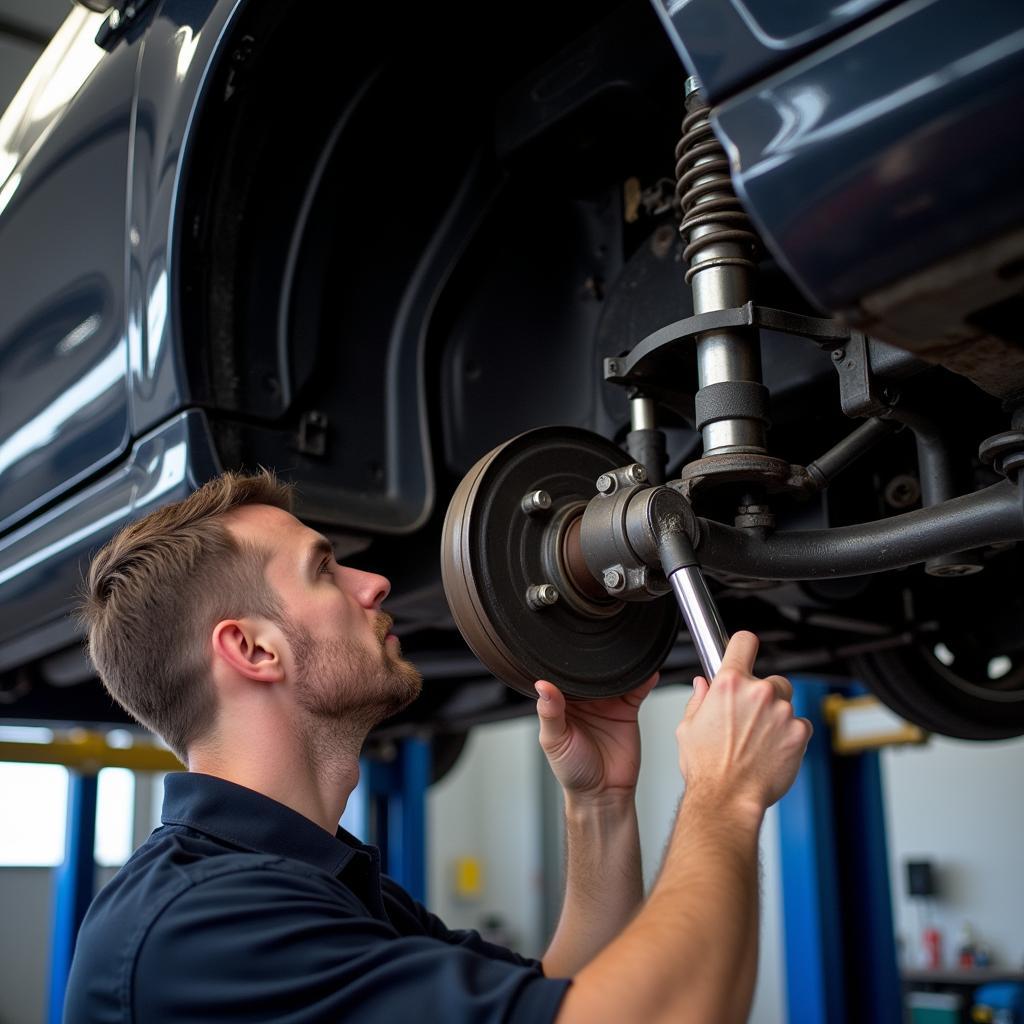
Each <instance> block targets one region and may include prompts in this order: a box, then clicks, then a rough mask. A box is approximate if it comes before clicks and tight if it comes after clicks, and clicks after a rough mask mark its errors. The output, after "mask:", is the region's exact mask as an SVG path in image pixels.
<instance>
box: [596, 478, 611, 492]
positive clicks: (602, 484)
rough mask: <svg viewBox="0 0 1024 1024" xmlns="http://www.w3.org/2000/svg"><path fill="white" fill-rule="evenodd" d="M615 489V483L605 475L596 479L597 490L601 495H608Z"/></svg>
mask: <svg viewBox="0 0 1024 1024" xmlns="http://www.w3.org/2000/svg"><path fill="white" fill-rule="evenodd" d="M614 487H615V481H614V480H613V479H612V477H610V476H609V475H608V474H607V473H602V474H601V475H600V476H599V477H598V478H597V489H598V490H599V491H600V492H601V493H602V494H608V493H609V492H610V491H611V490H612V489H613V488H614Z"/></svg>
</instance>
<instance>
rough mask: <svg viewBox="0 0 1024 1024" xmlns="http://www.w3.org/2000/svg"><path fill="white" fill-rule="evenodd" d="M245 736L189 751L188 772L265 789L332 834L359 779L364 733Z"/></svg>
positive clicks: (221, 739)
mask: <svg viewBox="0 0 1024 1024" xmlns="http://www.w3.org/2000/svg"><path fill="white" fill-rule="evenodd" d="M245 732H246V736H245V739H244V741H243V740H242V738H241V737H238V738H237V740H236V739H235V738H234V737H231V736H220V737H219V738H218V742H217V743H216V744H210V745H197V746H196V747H194V748H192V749H190V750H189V758H188V768H189V771H193V772H201V773H203V774H204V775H215V776H217V777H218V778H221V779H225V780H227V781H228V782H234V783H236V784H237V785H239V786H245V787H246V788H247V789H251V790H254V791H255V792H257V793H262V794H263V795H264V796H268V797H270V799H271V800H276V801H277V802H278V803H281V804H284V805H285V806H286V807H290V808H291V809H292V810H293V811H298V813H299V814H302V815H305V817H307V818H309V819H310V820H311V821H314V822H316V824H318V825H319V826H320V827H321V828H323V829H326V830H327V831H328V832H330V833H331V835H334V833H335V831H336V830H337V827H338V822H339V820H340V819H341V815H342V813H343V812H344V810H345V806H346V804H347V803H348V799H349V796H351V794H352V791H353V790H354V789H355V788H356V785H357V783H358V782H359V753H360V750H361V749H362V744H363V739H364V738H365V737H363V736H353V735H346V734H344V733H342V732H341V731H340V730H337V729H335V730H333V731H332V735H330V736H328V735H326V734H325V732H324V730H320V731H319V734H318V735H315V736H311V737H303V738H302V739H301V740H300V739H299V738H298V737H284V736H282V735H281V730H280V727H279V726H278V727H277V728H275V729H274V730H272V731H271V734H269V735H262V733H263V730H261V729H259V728H255V729H253V728H250V729H247V730H245Z"/></svg>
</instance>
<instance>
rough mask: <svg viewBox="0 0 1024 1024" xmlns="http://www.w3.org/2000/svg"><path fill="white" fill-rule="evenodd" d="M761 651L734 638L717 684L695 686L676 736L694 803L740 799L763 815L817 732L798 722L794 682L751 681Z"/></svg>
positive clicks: (748, 636) (747, 638) (742, 637)
mask: <svg viewBox="0 0 1024 1024" xmlns="http://www.w3.org/2000/svg"><path fill="white" fill-rule="evenodd" d="M757 647H758V639H757V637H756V636H754V634H753V633H746V632H739V633H736V634H735V635H734V636H733V638H732V640H730V641H729V646H728V647H727V648H726V651H725V656H724V658H723V660H722V667H721V668H720V669H719V670H718V673H717V674H716V675H715V680H714V683H713V684H712V685H711V686H710V687H709V686H708V682H707V680H706V679H704V678H703V677H700V676H699V677H698V678H697V679H695V680H694V690H693V697H691V698H690V703H689V704H688V705H687V708H686V715H685V717H684V718H683V721H682V722H681V723H680V725H679V727H678V729H676V737H677V739H678V741H679V766H680V768H681V769H682V772H683V777H684V778H685V779H686V788H687V795H688V796H689V794H690V793H693V794H694V796H698V795H703V796H708V797H710V798H711V799H713V800H722V801H727V802H736V801H737V800H738V801H740V802H741V803H744V804H745V805H746V806H748V807H750V808H751V809H752V810H753V811H754V812H755V813H757V814H761V813H763V812H764V811H765V810H766V809H767V808H768V807H770V806H771V805H772V804H773V803H775V802H776V801H777V800H778V799H779V798H780V797H782V795H783V794H784V793H785V792H786V790H788V789H789V787H790V786H791V785H792V784H793V780H794V779H795V778H796V774H797V772H798V771H799V769H800V761H801V759H802V758H803V755H804V751H805V750H806V749H807V744H808V742H809V740H810V738H811V732H812V729H811V723H810V722H808V721H807V719H806V718H795V717H794V715H793V706H792V704H791V703H790V700H791V698H792V696H793V687H792V686H791V685H790V683H789V680H787V679H784V678H783V677H782V676H769V677H768V678H767V679H758V678H757V677H755V676H754V675H753V670H754V658H755V657H756V656H757Z"/></svg>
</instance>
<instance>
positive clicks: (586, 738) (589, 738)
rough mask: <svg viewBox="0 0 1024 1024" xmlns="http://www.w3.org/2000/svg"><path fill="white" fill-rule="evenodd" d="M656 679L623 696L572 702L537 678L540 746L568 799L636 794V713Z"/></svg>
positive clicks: (580, 799)
mask: <svg viewBox="0 0 1024 1024" xmlns="http://www.w3.org/2000/svg"><path fill="white" fill-rule="evenodd" d="M657 682H658V676H657V674H655V675H653V676H651V678H650V679H648V680H647V682H645V683H642V684H641V685H640V686H638V687H637V688H636V689H635V690H631V691H630V692H629V693H626V694H624V695H623V696H621V697H607V698H604V699H602V700H588V701H575V702H573V703H572V704H567V702H566V699H565V697H564V696H563V695H562V693H561V691H560V690H559V689H558V687H556V686H555V685H553V684H552V683H549V682H548V681H547V680H543V679H542V680H539V681H538V682H537V684H536V689H537V695H538V696H539V698H540V699H539V700H538V701H537V715H538V717H539V718H540V745H541V747H542V748H543V750H544V753H545V755H546V756H547V759H548V763H549V764H550V765H551V770H552V771H553V772H554V773H555V778H557V779H558V781H559V782H560V783H561V784H562V788H563V789H564V790H565V793H566V796H567V797H571V798H575V800H576V801H577V802H585V801H589V800H591V799H595V800H601V799H605V798H618V797H629V798H632V796H633V793H634V790H635V789H636V781H637V776H638V774H639V772H640V729H639V727H638V725H637V712H638V711H639V709H640V704H641V703H642V702H643V699H644V698H645V697H646V696H647V694H649V693H650V692H651V690H653V689H654V687H655V684H656V683H657Z"/></svg>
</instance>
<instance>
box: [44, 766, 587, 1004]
mask: <svg viewBox="0 0 1024 1024" xmlns="http://www.w3.org/2000/svg"><path fill="white" fill-rule="evenodd" d="M162 820H163V826H162V827H160V828H158V829H157V830H156V831H155V832H153V834H152V835H151V836H150V837H149V839H147V840H146V842H145V843H143V844H142V846H140V847H139V849H138V850H136V851H135V853H134V854H132V857H131V859H130V860H129V861H128V862H127V863H126V864H125V865H124V867H123V868H122V869H121V870H120V871H119V872H118V873H117V875H116V876H115V877H114V878H113V880H112V881H110V882H109V883H108V884H107V885H106V886H105V887H104V888H103V889H102V890H101V891H100V893H99V895H98V896H97V897H96V899H95V900H94V901H93V904H92V906H91V907H90V908H89V912H88V914H87V915H86V918H85V922H84V924H83V925H82V930H81V932H80V934H79V938H78V945H77V947H76V950H75V957H74V962H73V964H72V967H71V977H70V979H69V982H68V990H67V998H66V1001H65V1009H64V1021H65V1024H85V1022H89V1024H101V1022H102V1024H107V1022H111V1024H113V1022H117V1024H128V1022H132V1024H153V1022H161V1024H162V1022H170V1021H190V1022H192V1021H196V1022H199V1021H202V1022H214V1021H216V1022H220V1021H278V1022H287V1024H299V1022H302V1024H307V1022H313V1021H317V1022H319V1021H332V1022H337V1021H345V1022H351V1024H359V1022H367V1024H369V1022H376V1024H395V1022H401V1021H424V1022H426V1021H445V1022H452V1024H456V1022H465V1024H470V1022H473V1024H484V1022H488V1024H490V1022H494V1024H497V1022H499V1021H505V1022H522V1024H538V1022H544V1021H551V1020H554V1018H555V1016H556V1014H557V1012H558V1006H559V1003H560V1002H561V1000H562V997H563V996H564V995H565V991H566V989H567V987H568V985H569V981H567V980H565V979H559V980H555V979H549V978H545V977H544V975H543V974H542V972H541V969H540V964H539V963H538V962H537V961H535V960H526V959H524V958H522V957H520V956H517V955H516V954H515V953H512V952H510V951H509V950H507V949H503V948H501V947H500V946H495V945H493V944H491V943H489V942H485V941H484V940H483V939H482V938H480V936H479V935H478V934H477V933H476V932H473V931H451V930H449V929H448V928H446V927H445V926H444V925H443V924H442V923H441V921H440V920H439V919H438V918H437V917H435V916H434V915H433V914H431V913H429V912H428V911H427V910H426V909H425V908H424V907H423V906H422V905H421V904H419V903H417V902H416V901H415V900H414V899H413V898H412V897H411V896H410V895H409V894H408V893H407V892H405V890H403V889H402V888H401V887H400V886H399V885H398V884H397V883H396V882H394V881H392V880H391V879H390V878H387V877H386V876H382V875H381V873H380V862H379V858H378V854H377V850H376V849H375V848H373V847H371V846H364V845H363V844H362V843H360V842H359V841H358V840H357V839H355V838H353V837H352V836H351V835H349V834H348V833H347V832H345V831H344V830H343V829H340V828H339V829H338V832H337V834H336V835H334V836H332V835H330V834H329V833H328V832H326V831H324V829H322V828H321V827H320V826H319V825H317V824H316V823H315V822H313V821H311V820H310V819H308V818H306V817H305V816H303V815H301V814H299V813H298V812H296V811H293V810H291V808H288V807H285V806H284V805H283V804H279V803H278V802H277V801H276V800H271V799H270V798H269V797H266V796H263V795H262V794H260V793H256V792H254V791H253V790H250V789H246V788H245V787H243V786H238V785H235V784H234V783H232V782H226V781H225V780H224V779H218V778H215V777H214V776H212V775H200V774H198V773H194V772H177V773H174V774H171V775H168V776H167V779H166V781H165V784H164V807H163V815H162Z"/></svg>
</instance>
